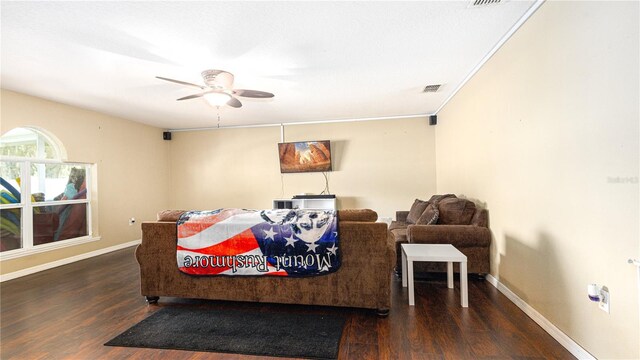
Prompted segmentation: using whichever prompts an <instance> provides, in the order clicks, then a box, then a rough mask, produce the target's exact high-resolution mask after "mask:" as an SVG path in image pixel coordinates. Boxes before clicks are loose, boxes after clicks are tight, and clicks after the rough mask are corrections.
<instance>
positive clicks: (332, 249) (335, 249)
mask: <svg viewBox="0 0 640 360" xmlns="http://www.w3.org/2000/svg"><path fill="white" fill-rule="evenodd" d="M327 251H328V252H330V253H331V254H333V256H336V251H338V247H337V246H336V244H335V243H334V244H333V245H332V246H331V247H330V248H327Z"/></svg>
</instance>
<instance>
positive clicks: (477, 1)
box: [471, 0, 502, 6]
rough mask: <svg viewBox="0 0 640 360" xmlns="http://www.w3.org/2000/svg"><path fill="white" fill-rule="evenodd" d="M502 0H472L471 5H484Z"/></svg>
mask: <svg viewBox="0 0 640 360" xmlns="http://www.w3.org/2000/svg"><path fill="white" fill-rule="evenodd" d="M501 2H502V0H471V6H483V5H491V4H499V3H501Z"/></svg>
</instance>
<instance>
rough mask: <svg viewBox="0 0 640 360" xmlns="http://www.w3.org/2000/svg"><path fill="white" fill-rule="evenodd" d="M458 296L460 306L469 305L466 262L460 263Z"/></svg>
mask: <svg viewBox="0 0 640 360" xmlns="http://www.w3.org/2000/svg"><path fill="white" fill-rule="evenodd" d="M460 297H461V298H462V299H461V302H462V307H469V292H468V289H467V262H466V261H463V262H461V263H460Z"/></svg>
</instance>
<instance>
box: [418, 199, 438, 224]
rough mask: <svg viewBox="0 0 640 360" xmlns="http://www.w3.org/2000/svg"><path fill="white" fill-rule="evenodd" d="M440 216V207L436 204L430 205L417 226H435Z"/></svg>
mask: <svg viewBox="0 0 640 360" xmlns="http://www.w3.org/2000/svg"><path fill="white" fill-rule="evenodd" d="M439 215H440V214H439V211H438V207H437V206H436V205H435V204H429V205H428V206H427V208H426V209H425V210H424V212H423V213H422V215H420V217H419V218H418V221H416V225H435V224H437V223H438V216H439Z"/></svg>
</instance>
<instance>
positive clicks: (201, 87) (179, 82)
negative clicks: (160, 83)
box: [156, 76, 205, 89]
mask: <svg viewBox="0 0 640 360" xmlns="http://www.w3.org/2000/svg"><path fill="white" fill-rule="evenodd" d="M156 78H157V79H160V80H164V81H169V82H173V83H176V84H181V85H187V86H193V87H197V88H198V89H204V88H205V87H204V86H200V85H196V84H192V83H190V82H186V81H182V80H174V79H169V78H166V77H162V76H156Z"/></svg>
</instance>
